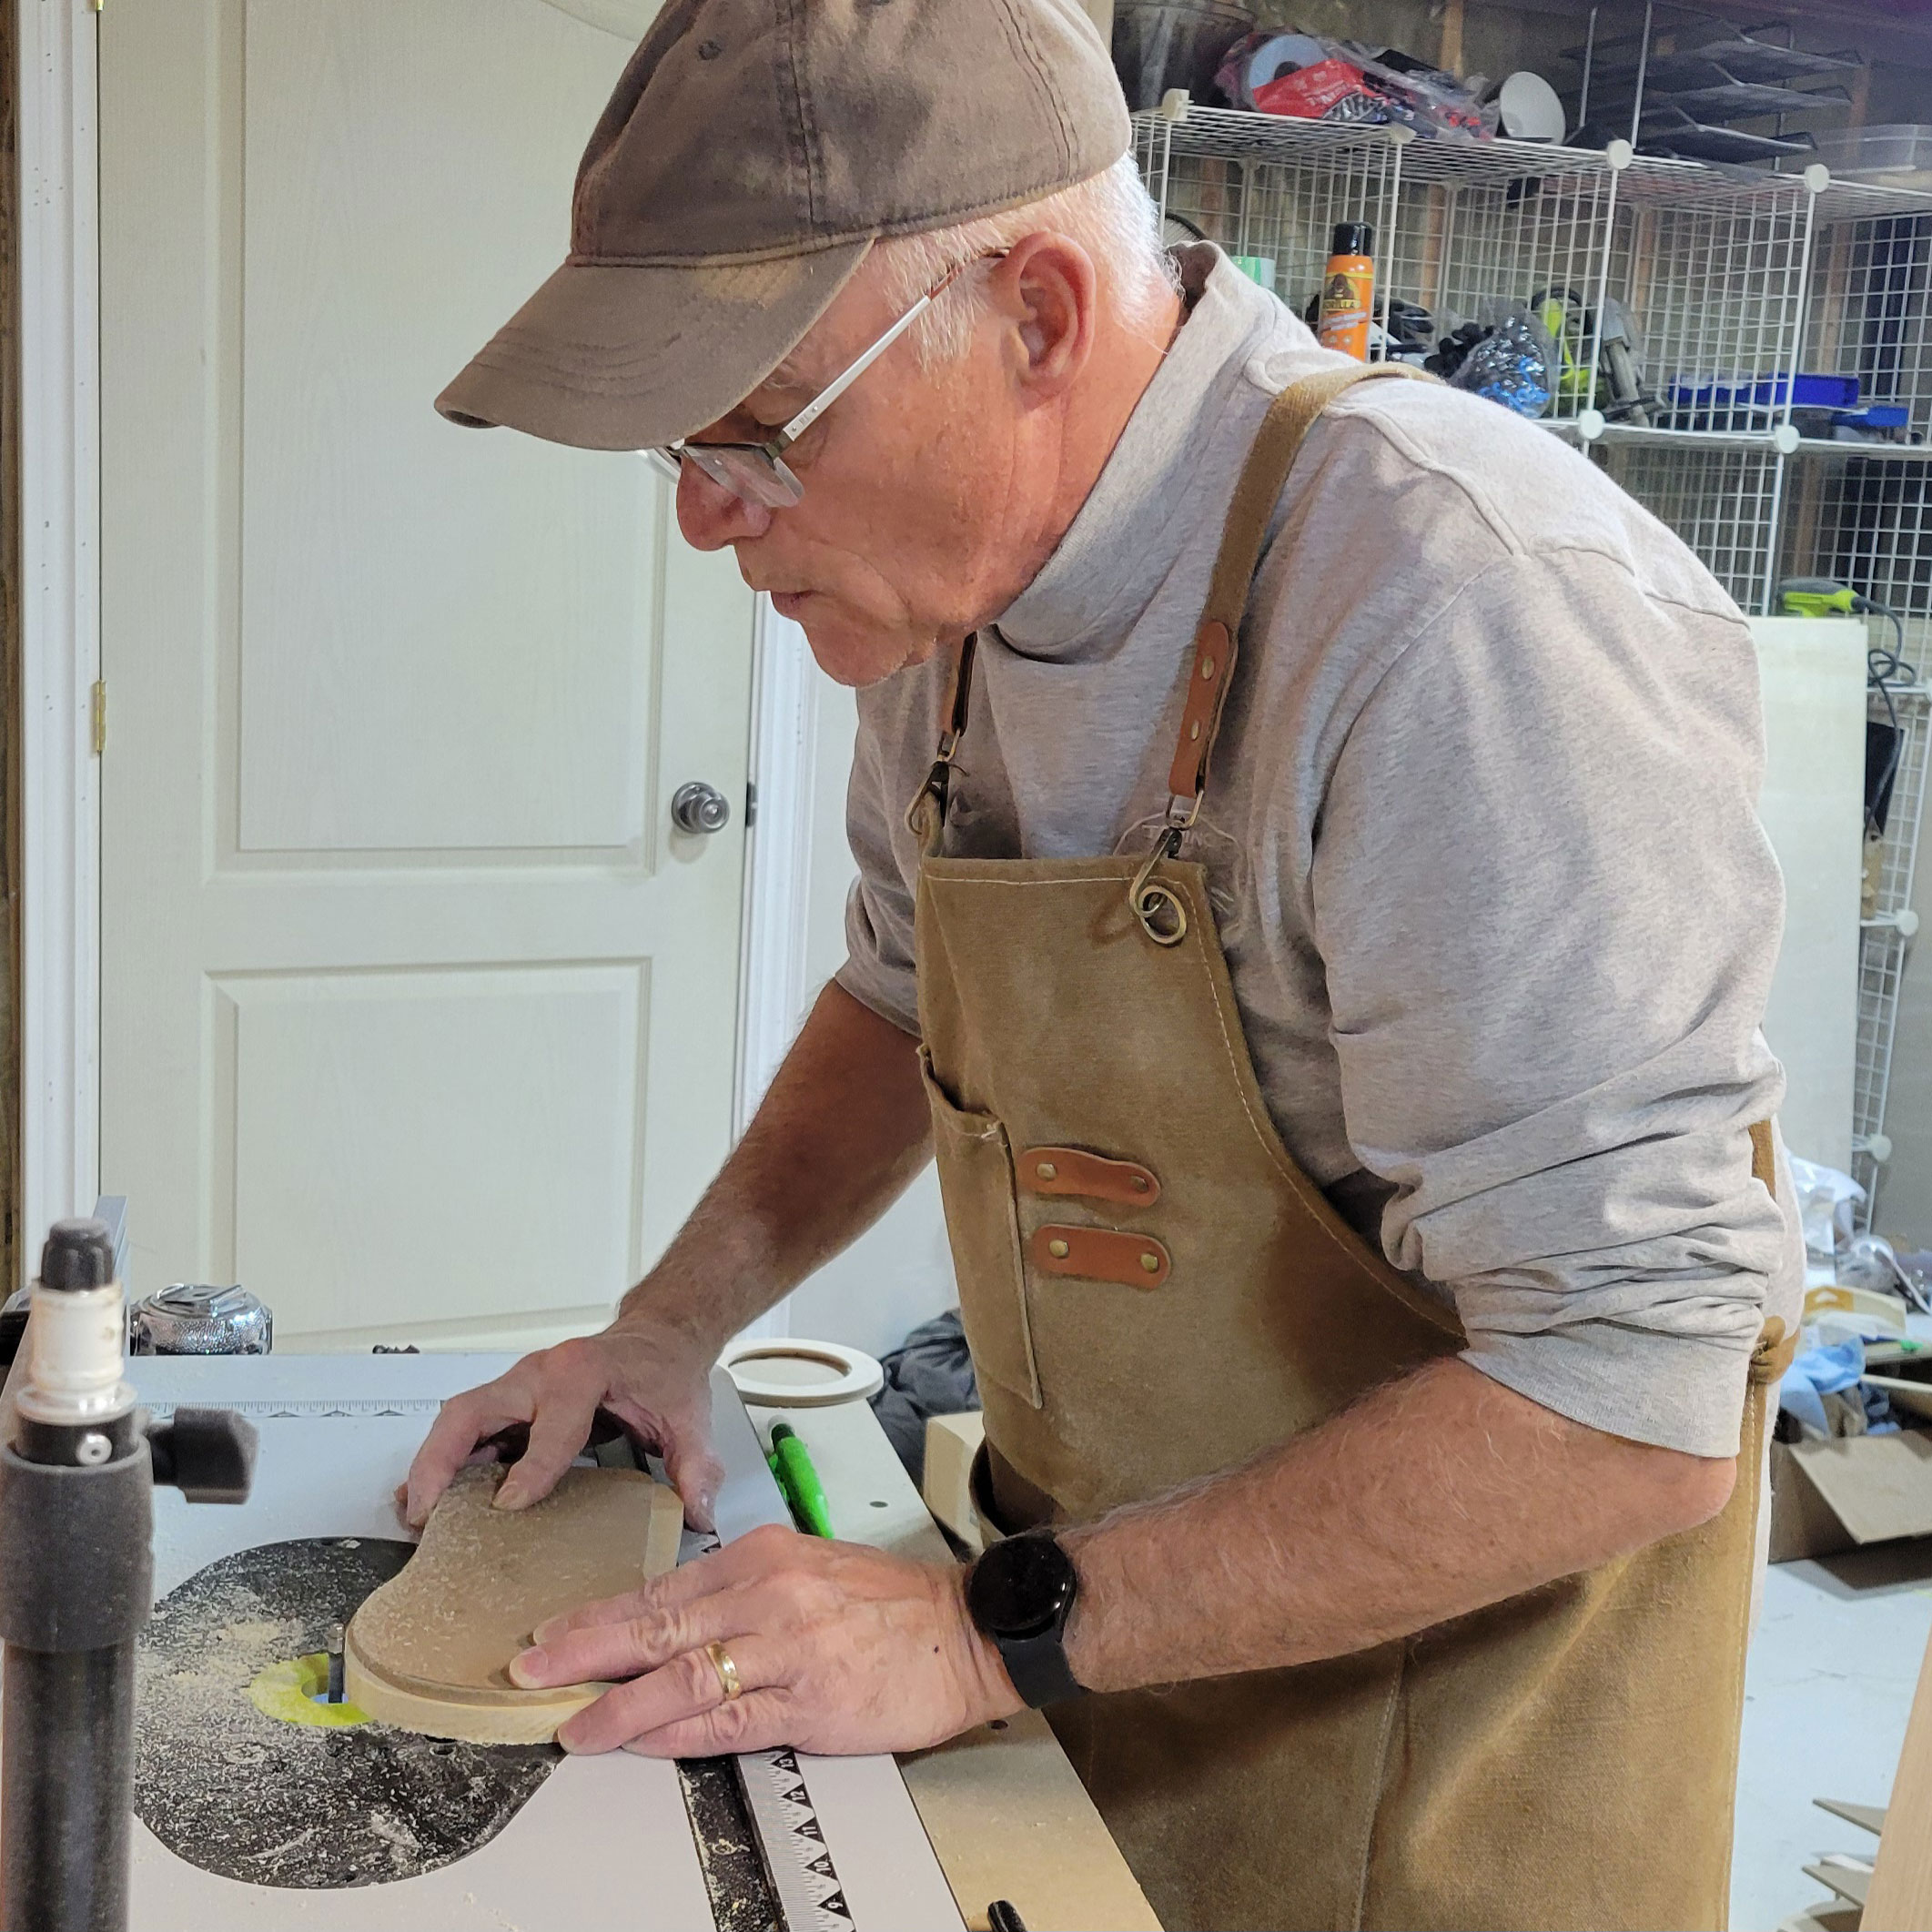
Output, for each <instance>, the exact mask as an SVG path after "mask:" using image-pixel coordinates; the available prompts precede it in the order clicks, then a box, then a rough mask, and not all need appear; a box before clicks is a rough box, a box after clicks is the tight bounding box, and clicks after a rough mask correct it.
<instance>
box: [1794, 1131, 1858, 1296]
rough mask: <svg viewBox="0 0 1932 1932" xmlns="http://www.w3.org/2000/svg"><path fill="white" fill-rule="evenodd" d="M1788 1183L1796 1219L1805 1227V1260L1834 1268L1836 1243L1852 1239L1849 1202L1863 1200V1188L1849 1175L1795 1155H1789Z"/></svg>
mask: <svg viewBox="0 0 1932 1932" xmlns="http://www.w3.org/2000/svg"><path fill="white" fill-rule="evenodd" d="M1791 1185H1792V1187H1793V1188H1794V1189H1795V1190H1796V1192H1797V1197H1798V1218H1799V1219H1800V1220H1801V1221H1802V1222H1803V1224H1804V1228H1805V1255H1806V1259H1807V1260H1811V1261H1816V1262H1817V1263H1818V1264H1819V1265H1820V1266H1821V1267H1826V1268H1834V1267H1836V1264H1837V1259H1838V1244H1839V1243H1840V1242H1841V1241H1844V1242H1846V1243H1847V1244H1848V1243H1849V1242H1850V1240H1851V1238H1852V1204H1853V1203H1854V1202H1855V1201H1862V1200H1863V1199H1865V1189H1863V1188H1861V1187H1860V1186H1859V1185H1858V1183H1857V1182H1856V1181H1855V1180H1854V1179H1853V1178H1851V1176H1850V1175H1849V1174H1841V1173H1840V1172H1839V1171H1838V1169H1837V1168H1826V1167H1821V1166H1820V1165H1819V1164H1818V1163H1817V1162H1816V1161H1815V1160H1803V1159H1800V1158H1799V1157H1798V1156H1797V1155H1795V1154H1794V1155H1792V1156H1791Z"/></svg>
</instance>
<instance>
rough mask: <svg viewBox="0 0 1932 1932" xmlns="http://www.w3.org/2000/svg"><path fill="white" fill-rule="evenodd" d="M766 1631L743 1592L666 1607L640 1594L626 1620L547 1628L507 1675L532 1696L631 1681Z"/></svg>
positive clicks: (766, 1622) (766, 1623)
mask: <svg viewBox="0 0 1932 1932" xmlns="http://www.w3.org/2000/svg"><path fill="white" fill-rule="evenodd" d="M619 1601H620V1602H622V1599H620V1600H619ZM768 1626H769V1620H768V1619H767V1618H765V1617H764V1616H761V1615H760V1613H759V1610H758V1606H757V1604H756V1603H754V1601H753V1600H752V1599H751V1597H750V1595H749V1593H746V1592H743V1591H735V1590H732V1591H724V1592H722V1593H718V1594H716V1595H707V1596H701V1597H696V1598H693V1599H690V1600H688V1601H686V1602H683V1603H668V1604H667V1603H656V1602H653V1601H652V1600H651V1599H650V1598H648V1597H646V1596H644V1595H643V1594H642V1593H639V1595H638V1596H637V1597H636V1599H635V1600H634V1602H633V1603H632V1608H631V1611H630V1613H629V1614H628V1615H622V1616H617V1617H612V1618H609V1619H606V1620H604V1621H602V1622H599V1623H579V1624H578V1625H577V1626H576V1628H574V1629H572V1630H568V1631H553V1630H552V1628H551V1625H550V1624H548V1623H546V1624H545V1625H544V1626H543V1637H542V1639H541V1642H540V1643H537V1644H533V1645H532V1646H531V1648H530V1649H529V1650H526V1651H522V1652H521V1653H519V1654H518V1655H516V1656H515V1657H512V1658H511V1662H510V1675H511V1680H512V1681H513V1682H514V1683H517V1684H522V1685H524V1686H525V1687H526V1688H528V1689H531V1690H540V1689H542V1688H544V1687H545V1686H547V1685H550V1684H591V1683H594V1682H595V1681H596V1680H597V1679H599V1678H602V1677H634V1676H636V1675H637V1674H639V1673H640V1672H641V1671H653V1670H656V1669H657V1668H658V1667H659V1666H660V1665H662V1664H669V1663H670V1662H671V1661H672V1660H673V1658H675V1657H679V1656H682V1655H683V1654H684V1653H685V1652H687V1651H694V1650H702V1649H703V1647H704V1645H705V1644H712V1643H718V1642H734V1641H736V1640H737V1639H738V1638H740V1637H743V1635H744V1634H746V1633H747V1632H751V1631H757V1630H759V1629H761V1628H766V1627H768Z"/></svg>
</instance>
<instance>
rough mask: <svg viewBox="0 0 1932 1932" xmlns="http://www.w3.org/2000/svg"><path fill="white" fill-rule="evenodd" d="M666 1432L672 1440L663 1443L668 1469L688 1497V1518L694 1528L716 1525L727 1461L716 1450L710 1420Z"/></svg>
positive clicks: (686, 1423)
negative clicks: (720, 1457) (719, 1456)
mask: <svg viewBox="0 0 1932 1932" xmlns="http://www.w3.org/2000/svg"><path fill="white" fill-rule="evenodd" d="M665 1432H666V1433H667V1434H668V1435H669V1436H670V1437H671V1440H670V1441H668V1442H666V1443H665V1444H664V1445H663V1450H664V1473H665V1475H666V1476H668V1477H669V1478H670V1479H671V1486H672V1488H673V1489H674V1490H675V1491H676V1492H678V1494H679V1495H680V1496H682V1497H683V1499H684V1521H685V1522H687V1523H688V1524H690V1526H691V1527H692V1528H693V1530H714V1529H716V1528H717V1526H718V1518H717V1508H718V1491H719V1489H720V1488H721V1487H722V1486H723V1482H724V1465H723V1463H722V1462H719V1460H718V1458H717V1457H716V1455H715V1454H713V1451H712V1446H711V1433H710V1429H709V1426H708V1423H707V1424H703V1425H701V1424H699V1423H698V1422H697V1421H695V1419H693V1420H690V1421H684V1422H683V1424H682V1425H681V1426H680V1427H678V1428H675V1429H672V1430H667V1431H665Z"/></svg>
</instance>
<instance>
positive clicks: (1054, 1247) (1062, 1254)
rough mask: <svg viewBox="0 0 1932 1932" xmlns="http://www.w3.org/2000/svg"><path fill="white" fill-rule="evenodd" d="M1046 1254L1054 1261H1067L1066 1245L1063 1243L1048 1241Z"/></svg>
mask: <svg viewBox="0 0 1932 1932" xmlns="http://www.w3.org/2000/svg"><path fill="white" fill-rule="evenodd" d="M1047 1253H1048V1254H1050V1255H1051V1256H1052V1257H1053V1258H1054V1259H1055V1260H1056V1261H1064V1260H1065V1259H1067V1243H1066V1242H1065V1241H1048V1242H1047Z"/></svg>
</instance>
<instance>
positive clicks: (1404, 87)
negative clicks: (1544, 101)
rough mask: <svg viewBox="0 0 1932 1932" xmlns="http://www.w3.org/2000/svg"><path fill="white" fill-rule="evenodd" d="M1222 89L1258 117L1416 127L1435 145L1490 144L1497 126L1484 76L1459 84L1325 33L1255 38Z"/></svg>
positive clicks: (1227, 69)
mask: <svg viewBox="0 0 1932 1932" xmlns="http://www.w3.org/2000/svg"><path fill="white" fill-rule="evenodd" d="M1215 84H1216V86H1219V88H1220V90H1221V92H1222V93H1223V94H1224V95H1225V96H1227V97H1228V99H1229V101H1230V102H1231V103H1232V104H1233V105H1234V106H1237V107H1245V108H1249V109H1250V110H1252V111H1253V112H1255V113H1258V114H1278V115H1283V116H1288V117H1289V118H1290V119H1294V120H1302V121H1341V122H1353V123H1358V124H1361V125H1367V126H1402V127H1411V128H1413V129H1414V130H1415V132H1416V133H1417V134H1419V135H1421V136H1422V137H1424V138H1425V139H1431V140H1449V141H1487V140H1491V139H1493V138H1494V137H1495V133H1496V128H1497V125H1498V116H1497V110H1496V108H1495V107H1494V106H1493V105H1491V106H1485V105H1484V104H1483V102H1482V98H1481V96H1482V87H1483V82H1482V76H1480V75H1478V76H1471V77H1470V78H1469V79H1467V80H1458V79H1457V78H1456V77H1455V76H1454V75H1452V74H1445V73H1443V72H1441V70H1440V69H1439V68H1434V67H1429V66H1424V65H1423V64H1422V63H1421V62H1420V61H1417V60H1414V59H1412V58H1411V56H1408V55H1406V54H1402V53H1400V52H1398V51H1397V50H1396V49H1394V48H1392V47H1369V46H1362V45H1361V44H1360V42H1358V41H1353V40H1330V39H1329V38H1328V37H1327V36H1326V35H1320V34H1250V35H1248V37H1247V38H1246V39H1245V40H1239V41H1237V42H1236V43H1235V45H1234V46H1232V47H1230V48H1229V51H1228V55H1227V57H1226V58H1225V59H1224V60H1223V61H1222V63H1221V66H1220V70H1219V73H1218V74H1217V75H1216V76H1215Z"/></svg>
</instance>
